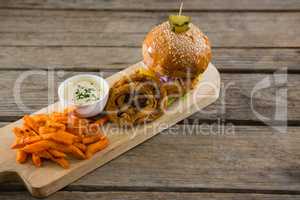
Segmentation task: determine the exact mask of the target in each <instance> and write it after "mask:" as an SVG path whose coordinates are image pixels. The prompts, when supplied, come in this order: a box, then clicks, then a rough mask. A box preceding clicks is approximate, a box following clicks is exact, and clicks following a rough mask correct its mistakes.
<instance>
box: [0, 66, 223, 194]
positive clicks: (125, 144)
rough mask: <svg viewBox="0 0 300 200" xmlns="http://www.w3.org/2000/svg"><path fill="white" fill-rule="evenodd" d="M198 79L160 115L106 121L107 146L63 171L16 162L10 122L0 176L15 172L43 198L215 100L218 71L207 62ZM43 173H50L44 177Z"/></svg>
mask: <svg viewBox="0 0 300 200" xmlns="http://www.w3.org/2000/svg"><path fill="white" fill-rule="evenodd" d="M141 67H144V66H143V65H142V63H137V64H134V65H131V66H130V67H128V68H126V69H124V70H122V71H121V72H119V73H116V74H113V75H112V76H110V77H108V78H107V81H108V84H109V85H110V86H112V85H113V84H114V83H115V82H116V81H118V80H120V79H121V78H123V77H124V76H125V75H129V74H132V73H135V72H136V70H137V69H140V68H141ZM202 82H203V84H199V83H198V84H197V85H195V87H194V88H193V90H191V91H190V92H189V93H187V94H186V98H184V99H179V100H178V101H176V102H174V103H173V104H172V105H171V106H170V107H168V110H167V111H166V112H164V113H163V115H162V116H160V117H159V118H158V119H156V120H155V121H153V122H151V123H147V124H144V125H141V126H136V127H134V128H131V129H126V128H125V129H124V127H123V128H120V127H117V126H114V125H113V124H106V125H105V126H103V127H102V131H103V132H105V134H106V136H107V138H108V141H109V142H108V143H109V145H108V146H107V147H106V148H105V149H103V150H101V151H100V152H97V154H94V155H93V157H91V158H90V159H85V160H81V161H79V160H70V168H68V169H67V170H66V169H65V170H63V169H61V168H60V167H59V166H57V165H55V164H53V163H52V165H51V164H50V163H48V164H47V165H45V166H43V167H40V168H36V167H34V166H33V165H30V164H28V163H26V164H24V165H20V164H17V163H16V161H15V155H14V153H13V150H12V149H11V148H10V146H11V144H12V143H13V141H14V134H12V128H13V127H16V126H21V125H22V121H21V120H18V121H16V122H13V123H11V124H9V125H8V126H5V127H3V128H1V129H0V151H1V152H4V154H3V156H1V157H0V175H4V176H7V175H8V174H11V173H12V172H15V173H16V174H18V176H19V177H20V178H21V179H22V181H23V182H24V183H25V184H26V188H27V189H28V191H29V192H30V193H31V194H32V195H33V196H35V197H46V196H48V195H50V194H52V193H54V192H56V191H58V190H60V189H62V188H64V187H65V186H67V185H69V184H70V183H72V182H74V181H75V180H77V179H79V178H80V177H82V176H84V175H85V174H87V173H89V172H91V171H92V170H95V169H96V168H98V167H100V166H102V165H104V164H106V163H107V162H109V161H111V160H112V159H115V158H116V157H118V156H120V155H121V154H123V153H125V152H126V151H128V150H130V149H132V148H133V147H135V146H137V145H139V144H141V143H143V142H145V141H146V140H148V139H150V138H151V137H153V136H155V135H157V134H158V133H160V132H161V131H163V130H165V129H167V128H168V127H170V126H173V125H175V124H176V123H178V122H179V121H181V120H183V119H185V118H187V117H189V116H190V115H192V114H193V113H195V112H196V111H197V110H201V109H203V108H204V107H206V106H208V105H210V104H211V103H213V102H214V101H216V100H217V99H218V97H219V92H220V74H219V72H218V71H217V69H216V68H215V67H214V66H213V65H212V64H211V63H210V64H209V66H208V68H207V70H206V71H205V73H204V74H203V77H202ZM63 110H64V107H63V105H61V104H59V102H57V103H55V104H52V105H49V107H48V106H47V107H45V108H43V109H41V110H39V111H38V113H49V112H50V113H51V112H62V111H63ZM5 152H7V153H5ZM10 152H11V153H10ZM45 174H51V176H47V177H45Z"/></svg>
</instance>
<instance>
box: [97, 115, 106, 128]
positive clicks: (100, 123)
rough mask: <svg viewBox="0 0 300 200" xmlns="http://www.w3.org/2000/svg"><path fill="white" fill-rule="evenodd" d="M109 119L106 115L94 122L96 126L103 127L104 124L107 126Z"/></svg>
mask: <svg viewBox="0 0 300 200" xmlns="http://www.w3.org/2000/svg"><path fill="white" fill-rule="evenodd" d="M108 120H109V118H108V116H107V115H105V116H104V117H101V118H100V119H98V120H96V121H95V122H94V124H98V125H99V126H103V125H104V124H106V122H108Z"/></svg>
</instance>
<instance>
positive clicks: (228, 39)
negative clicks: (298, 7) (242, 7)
mask: <svg viewBox="0 0 300 200" xmlns="http://www.w3.org/2000/svg"><path fill="white" fill-rule="evenodd" d="M186 14H187V15H190V16H191V17H192V20H193V23H194V24H196V25H198V26H199V27H200V28H201V29H202V30H203V31H204V32H205V33H206V34H207V35H208V37H209V38H210V40H211V42H212V45H213V46H214V47H300V38H299V37H298V36H299V34H300V27H299V26H298V24H299V21H300V15H299V13H298V12H287V13H284V15H283V14H282V13H280V12H269V13H261V12H217V13H210V12H200V13H193V12H192V13H189V12H187V13H186ZM167 16H168V13H166V12H154V13H151V12H108V11H97V12H96V11H40V10H10V9H9V10H5V9H3V10H1V11H0V20H1V23H0V45H1V46H130V47H132V46H134V47H140V46H141V45H142V41H143V39H144V37H145V35H146V33H147V32H148V31H149V30H150V29H151V27H154V26H155V25H157V24H159V23H161V22H163V21H166V19H167ZM287 30H288V32H287Z"/></svg>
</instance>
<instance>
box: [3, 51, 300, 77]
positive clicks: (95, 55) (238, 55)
mask: <svg viewBox="0 0 300 200" xmlns="http://www.w3.org/2000/svg"><path fill="white" fill-rule="evenodd" d="M140 60H142V53H141V48H139V47H1V49H0V69H16V70H17V69H22V70H24V69H57V68H59V69H65V70H77V71H80V70H81V71H89V70H92V71H99V70H100V69H124V68H126V67H127V66H128V65H130V64H132V63H136V62H138V61H140ZM212 62H213V63H214V64H215V65H216V66H217V67H218V69H219V70H220V71H225V72H226V71H228V70H230V71H233V72H234V71H251V72H254V71H255V72H261V71H276V70H278V69H282V68H287V69H288V70H289V71H292V72H299V71H300V48H299V49H223V48H221V49H219V48H215V49H213V61H212Z"/></svg>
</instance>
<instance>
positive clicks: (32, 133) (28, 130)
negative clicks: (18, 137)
mask: <svg viewBox="0 0 300 200" xmlns="http://www.w3.org/2000/svg"><path fill="white" fill-rule="evenodd" d="M22 130H23V131H24V136H26V137H29V136H36V135H38V133H37V132H35V131H34V130H32V129H31V128H30V127H28V126H26V125H23V127H22Z"/></svg>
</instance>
